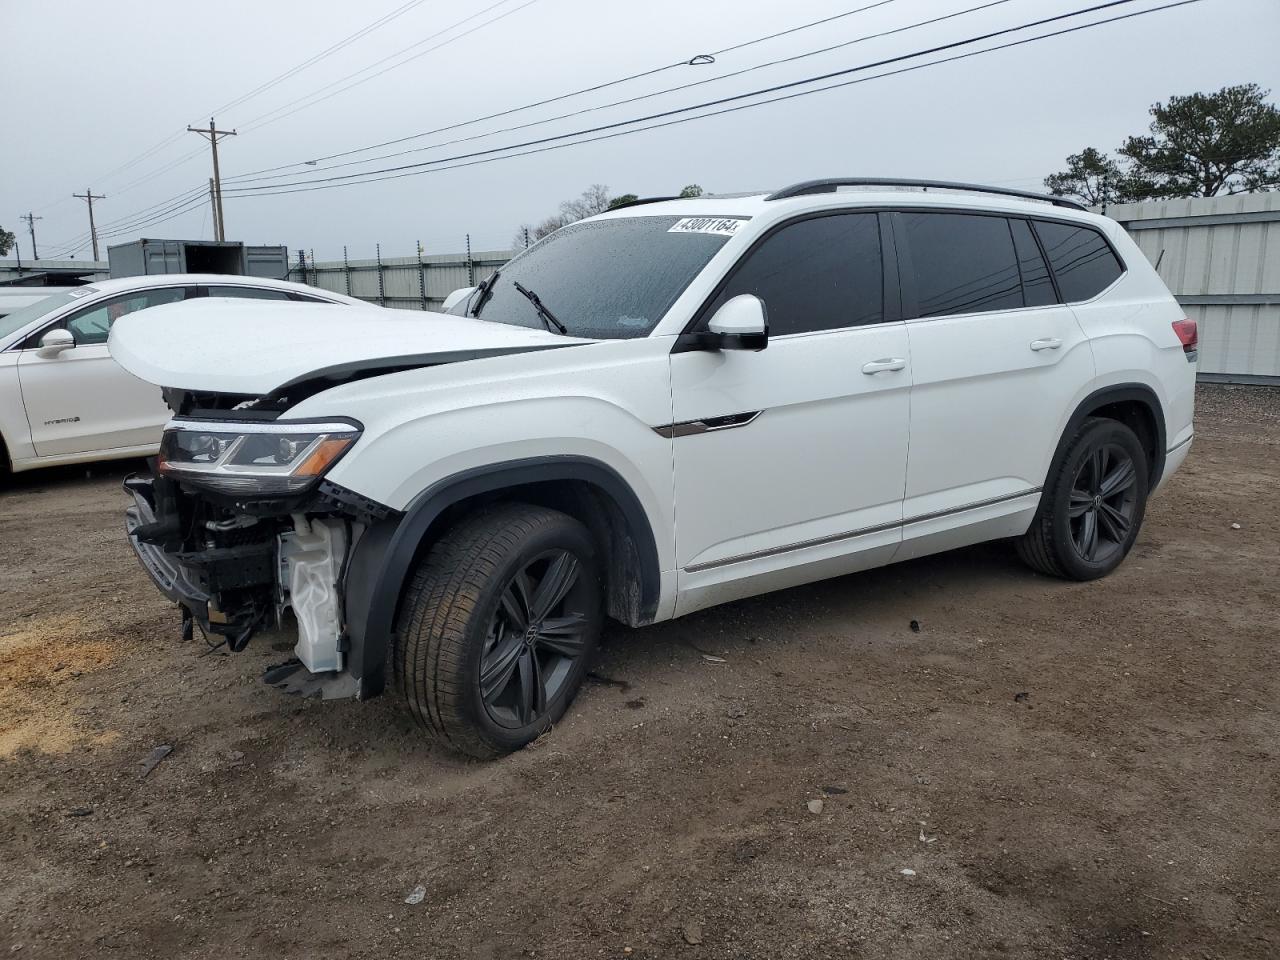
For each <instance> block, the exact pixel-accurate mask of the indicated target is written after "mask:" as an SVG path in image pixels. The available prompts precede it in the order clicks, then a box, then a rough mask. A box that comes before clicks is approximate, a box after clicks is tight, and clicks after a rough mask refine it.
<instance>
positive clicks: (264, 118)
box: [244, 0, 538, 133]
mask: <svg viewBox="0 0 1280 960" xmlns="http://www.w3.org/2000/svg"><path fill="white" fill-rule="evenodd" d="M509 2H510V0H498V2H497V3H494V4H491V5H490V6H488V7H485V8H484V9H483V10H481V11H480V12H479V13H474V14H472V15H471V16H469V17H464V18H463V19H461V20H459V21H457V22H456V23H453V24H450V25H449V26H447V27H445V28H444V29H443V30H438V31H436V32H435V33H433V34H431V36H429V37H424V38H423V39H421V40H419V41H417V42H416V43H412V44H410V45H409V46H407V47H405V48H404V49H402V50H400V51H398V52H396V53H393V54H390V55H388V56H386V57H383V58H382V59H381V60H377V61H375V62H374V63H371V64H370V65H369V66H367V67H364V68H363V69H360V70H357V71H356V72H355V73H350V74H348V75H347V76H345V77H343V78H341V79H340V80H335V81H333V83H329V84H326V85H325V86H323V87H321V88H320V89H319V90H314V91H312V92H311V93H309V94H307V95H306V96H303V97H299V98H298V99H296V100H291V101H290V102H289V103H286V104H283V105H282V106H279V107H277V108H276V109H274V110H268V111H267V112H266V113H264V114H260V115H259V116H257V117H254V118H253V119H252V120H249V121H247V122H246V123H245V124H244V129H245V133H248V132H250V131H251V130H257V129H258V128H259V127H265V126H266V125H267V124H269V123H275V122H276V121H278V120H283V119H284V118H285V117H290V116H292V115H293V114H295V113H298V112H299V111H300V110H305V109H306V108H307V107H314V106H315V105H316V104H317V103H322V102H323V101H325V100H328V99H329V98H330V97H336V96H337V95H338V94H340V93H344V92H346V91H347V90H350V89H352V88H354V87H358V86H360V85H361V84H362V83H368V82H369V81H370V80H372V79H374V78H375V77H380V76H382V75H383V74H384V73H387V72H388V71H390V70H395V69H396V68H397V67H403V66H404V65H405V64H406V63H410V62H411V61H413V60H417V59H418V58H419V57H425V56H426V55H427V54H428V53H431V52H432V51H435V50H439V49H440V48H441V47H445V46H448V45H449V44H451V43H453V42H455V41H457V40H461V39H462V38H463V37H466V36H470V35H471V34H473V33H475V32H476V31H477V30H483V29H484V28H485V27H487V26H489V25H490V24H494V23H497V22H498V21H499V20H505V19H506V18H507V17H509V16H511V15H512V14H513V13H519V12H520V11H521V10H523V9H524V8H525V7H528V6H532V5H533V4H535V3H537V2H538V0H525V2H524V3H522V4H520V6H518V7H513V8H512V9H510V10H507V11H505V12H503V13H500V14H498V15H497V16H496V17H494V18H493V19H491V20H486V21H484V23H479V24H476V25H475V26H474V27H472V28H471V29H469V30H464V31H463V32H462V33H460V34H458V35H457V36H454V37H450V38H449V39H447V40H442V41H441V42H440V43H438V44H436V45H435V46H433V47H428V48H427V49H425V50H421V51H419V52H418V53H415V54H414V55H413V56H411V57H406V58H405V59H404V60H401V61H400V62H399V63H393V64H391V66H389V67H386V68H384V69H382V70H379V71H378V72H377V73H372V74H369V76H367V77H363V78H362V79H360V80H356V81H355V82H354V83H350V84H347V86H345V87H339V88H338V89H337V90H332V92H330V93H325V94H324V95H323V96H317V94H320V93H322V92H323V91H325V90H330V88H332V87H334V86H337V85H339V84H342V83H346V81H348V80H351V79H352V78H353V77H358V76H360V74H362V73H368V71H370V70H372V69H373V68H374V67H377V66H380V65H381V64H383V63H386V62H387V61H388V60H392V59H395V58H396V57H398V56H400V55H401V54H403V53H407V52H408V51H409V50H412V49H414V48H415V47H418V46H421V45H422V44H424V43H426V42H428V41H430V40H434V39H435V38H436V37H440V36H443V35H444V34H446V33H448V32H449V31H450V30H453V29H455V28H457V27H460V26H462V24H464V23H467V22H469V21H471V20H474V19H476V17H480V16H483V15H484V14H486V13H488V12H489V11H490V10H494V9H496V8H497V7H500V6H502V5H503V4H505V3H509ZM313 98H314V99H313ZM303 101H309V102H305V103H304V102H303ZM297 104H301V105H300V106H296V107H295V105H297ZM290 107H295V109H292V110H290V109H289V108H290ZM281 111H284V112H281Z"/></svg>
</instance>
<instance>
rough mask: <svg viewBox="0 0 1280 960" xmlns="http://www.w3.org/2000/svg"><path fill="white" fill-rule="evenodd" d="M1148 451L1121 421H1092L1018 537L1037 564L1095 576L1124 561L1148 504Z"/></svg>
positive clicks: (1053, 571)
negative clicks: (1028, 526)
mask: <svg viewBox="0 0 1280 960" xmlns="http://www.w3.org/2000/svg"><path fill="white" fill-rule="evenodd" d="M1148 482H1149V481H1148V472H1147V453H1146V451H1145V450H1144V449H1143V448H1142V443H1141V441H1139V440H1138V437H1137V434H1135V433H1134V432H1133V431H1132V430H1131V429H1129V428H1128V427H1127V426H1125V425H1124V424H1123V423H1120V422H1119V421H1117V420H1106V419H1101V418H1091V419H1089V420H1086V421H1085V422H1084V424H1083V426H1081V428H1080V432H1079V433H1077V434H1076V436H1075V438H1074V439H1072V441H1071V443H1070V444H1069V445H1068V447H1067V452H1066V455H1065V456H1064V457H1063V458H1062V463H1061V464H1060V465H1059V467H1058V469H1057V472H1056V473H1055V474H1054V476H1052V477H1050V478H1049V483H1048V485H1047V486H1046V487H1045V490H1044V495H1043V496H1042V497H1041V499H1040V509H1039V510H1038V511H1037V512H1036V517H1035V519H1034V520H1033V521H1032V523H1031V528H1030V529H1029V530H1028V531H1027V532H1026V533H1025V534H1023V535H1022V537H1021V538H1019V539H1018V540H1017V541H1015V548H1016V550H1017V552H1018V556H1019V557H1020V558H1021V560H1022V562H1023V563H1025V564H1026V565H1027V566H1029V567H1031V569H1033V570H1036V571H1037V572H1039V573H1043V574H1046V575H1048V576H1051V577H1061V578H1063V579H1066V580H1096V579H1097V578H1098V577H1104V576H1106V575H1107V574H1108V573H1110V572H1111V571H1112V570H1114V569H1115V568H1116V567H1118V566H1119V565H1120V564H1121V562H1122V561H1123V560H1124V558H1125V556H1126V555H1127V554H1128V553H1129V550H1130V549H1131V548H1132V547H1133V544H1134V541H1135V540H1137V538H1138V530H1139V529H1140V528H1141V526H1142V518H1143V516H1144V514H1145V512H1146V504H1147V485H1148Z"/></svg>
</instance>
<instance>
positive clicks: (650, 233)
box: [452, 217, 745, 340]
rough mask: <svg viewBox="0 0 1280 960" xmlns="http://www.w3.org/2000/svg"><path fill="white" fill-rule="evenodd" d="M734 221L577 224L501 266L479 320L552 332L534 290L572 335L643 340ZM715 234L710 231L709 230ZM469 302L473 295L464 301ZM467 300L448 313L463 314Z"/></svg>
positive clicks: (627, 220) (647, 220)
mask: <svg viewBox="0 0 1280 960" xmlns="http://www.w3.org/2000/svg"><path fill="white" fill-rule="evenodd" d="M744 222H745V221H744V220H740V219H734V218H710V217H707V218H701V217H699V218H689V217H683V218H682V217H627V218H625V219H616V220H595V221H591V222H589V223H575V224H571V225H570V226H567V227H564V228H563V229H561V230H558V231H556V232H555V233H553V234H552V235H551V236H549V237H547V238H546V239H544V240H540V241H539V242H538V243H537V244H535V245H534V246H532V247H530V248H529V249H528V250H527V251H526V252H524V253H522V254H520V256H518V257H516V258H515V259H514V260H512V261H511V262H510V263H508V264H507V265H506V266H505V267H502V269H501V271H500V273H499V275H498V281H497V283H495V284H494V287H493V293H492V295H491V296H489V297H488V298H487V299H486V301H485V302H484V304H483V306H482V307H481V309H480V319H482V320H491V321H493V322H495V323H511V324H517V325H519V326H522V327H535V328H537V329H539V330H541V329H544V328H546V329H552V328H553V327H555V324H552V323H549V322H548V321H545V320H544V319H543V317H542V315H541V313H540V312H539V310H538V308H537V307H536V306H535V304H534V301H532V300H531V299H530V298H529V296H528V294H527V293H521V292H520V291H519V290H517V289H516V284H517V283H518V284H519V285H520V286H522V287H524V288H525V290H527V291H528V292H529V293H533V294H534V295H536V297H537V299H538V300H539V301H540V302H541V304H542V305H543V306H544V307H545V308H546V309H547V310H549V311H550V312H551V314H552V316H553V317H554V318H555V319H556V320H557V321H559V323H562V324H564V326H565V328H566V330H567V331H568V336H571V337H588V338H592V339H601V340H607V339H626V338H630V337H645V336H648V335H649V332H650V331H651V330H653V328H654V327H655V326H656V325H657V323H658V321H659V320H661V319H662V315H663V314H664V313H666V312H667V310H668V308H670V306H671V304H673V303H675V301H676V298H677V297H678V296H680V294H682V293H683V292H684V289H685V287H687V286H688V285H689V283H690V282H691V281H692V280H693V278H694V277H696V276H697V275H698V272H699V271H701V270H702V268H703V267H705V266H706V265H707V261H708V260H710V259H711V258H712V257H713V256H714V255H715V253H716V251H717V250H719V249H720V248H721V247H722V246H724V244H725V241H727V240H728V239H729V237H730V236H732V234H733V231H734V230H735V229H737V227H738V226H739V225H740V224H742V223H744ZM713 231H714V232H713ZM469 300H470V302H471V304H474V303H476V302H477V301H476V298H474V297H472V298H469ZM467 309H468V304H467V302H466V301H464V302H463V303H460V304H458V305H457V306H456V307H455V308H454V309H453V311H452V312H454V313H457V314H462V313H464V312H465V311H466V310H467Z"/></svg>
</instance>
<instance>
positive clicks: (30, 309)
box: [0, 291, 84, 340]
mask: <svg viewBox="0 0 1280 960" xmlns="http://www.w3.org/2000/svg"><path fill="white" fill-rule="evenodd" d="M82 296H84V294H83V293H79V292H76V291H71V292H67V293H55V294H52V295H51V296H48V297H45V298H44V299H43V300H41V301H40V302H39V303H33V304H30V305H29V306H26V307H23V308H22V309H20V310H15V311H13V313H11V314H9V315H8V316H4V317H0V340H3V339H4V338H5V337H7V336H9V334H11V333H14V332H15V331H17V330H21V329H22V328H23V327H25V326H26V325H27V324H29V323H31V322H32V321H33V320H39V319H40V318H41V317H43V316H44V315H45V314H46V313H53V311H55V310H57V309H58V308H59V307H62V306H66V305H67V304H68V303H71V302H72V301H73V300H75V299H77V297H82Z"/></svg>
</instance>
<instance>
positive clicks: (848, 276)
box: [703, 213, 884, 336]
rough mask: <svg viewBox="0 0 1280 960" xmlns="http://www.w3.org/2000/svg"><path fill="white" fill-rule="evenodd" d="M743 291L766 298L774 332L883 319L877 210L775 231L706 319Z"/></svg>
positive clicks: (739, 269)
mask: <svg viewBox="0 0 1280 960" xmlns="http://www.w3.org/2000/svg"><path fill="white" fill-rule="evenodd" d="M744 293H751V294H755V295H756V296H757V297H759V298H760V299H761V300H762V301H764V306H765V312H766V313H767V314H768V317H769V335H770V336H785V335H786V334H788V333H809V332H812V331H815V330H839V329H841V328H843V327H856V326H861V325H863V324H868V323H880V322H881V321H883V320H884V271H883V268H882V266H881V260H880V226H879V221H878V219H877V217H876V215H875V214H874V213H854V214H836V215H833V216H824V217H814V218H811V219H808V220H800V221H798V222H796V223H791V224H787V225H786V226H784V227H782V228H781V229H779V230H777V231H776V232H775V233H773V234H771V235H770V236H768V237H767V238H766V239H765V240H764V241H763V242H762V243H761V244H760V245H759V246H758V247H756V248H755V249H754V250H752V251H751V252H750V253H748V254H747V256H746V258H745V259H744V260H742V261H741V262H740V263H739V265H738V266H737V268H736V269H735V270H734V272H733V274H732V275H731V276H730V277H729V281H728V283H726V284H725V286H724V289H723V290H721V291H720V293H719V294H718V295H717V296H716V298H715V300H714V301H712V303H711V305H710V306H709V307H708V308H707V310H706V311H705V312H704V313H703V317H704V322H705V321H708V320H710V318H711V317H712V316H713V315H714V314H715V312H716V310H717V309H719V308H720V306H721V304H723V303H725V302H726V301H727V300H731V299H733V298H734V297H736V296H739V295H740V294H744Z"/></svg>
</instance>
